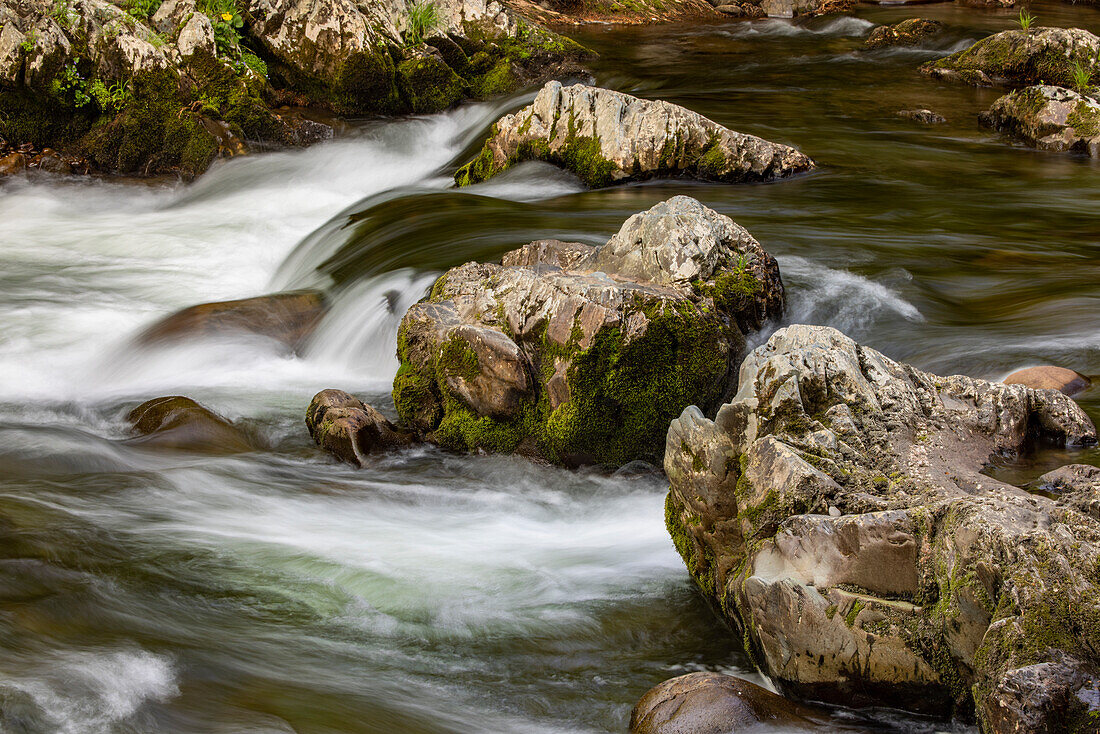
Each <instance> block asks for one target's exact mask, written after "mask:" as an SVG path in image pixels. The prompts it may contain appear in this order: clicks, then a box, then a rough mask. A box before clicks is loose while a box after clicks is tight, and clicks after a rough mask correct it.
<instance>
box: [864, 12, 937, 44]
mask: <svg viewBox="0 0 1100 734" xmlns="http://www.w3.org/2000/svg"><path fill="white" fill-rule="evenodd" d="M942 30H943V23H941V22H939V21H938V20H926V19H925V18H909V19H907V20H903V21H901V22H900V23H894V24H893V25H880V26H878V27H877V28H875V29H874V30H873V31H871V35H870V36H868V37H867V40H866V41H864V43H863V45H864V46H866V47H867V48H887V47H889V46H916V45H918V44H919V43H920V42H921V41H924V40H926V39H928V38H931V37H932V36H935V35H936V34H937V33H940V32H941V31H942Z"/></svg>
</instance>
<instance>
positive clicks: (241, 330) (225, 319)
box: [137, 291, 325, 350]
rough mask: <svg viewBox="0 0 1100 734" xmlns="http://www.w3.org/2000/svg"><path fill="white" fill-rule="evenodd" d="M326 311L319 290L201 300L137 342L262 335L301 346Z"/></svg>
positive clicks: (165, 319)
mask: <svg viewBox="0 0 1100 734" xmlns="http://www.w3.org/2000/svg"><path fill="white" fill-rule="evenodd" d="M324 314H325V302H324V298H323V296H322V295H321V293H320V292H318V291H290V292H287V293H275V294H273V295H269V296H257V297H255V298H244V299H241V300H237V301H219V302H217V303H202V304H199V305H197V306H189V307H188V308H185V309H183V310H182V311H178V312H176V313H174V314H172V315H171V316H166V317H165V318H163V319H161V320H160V321H158V322H157V323H155V324H153V325H152V326H150V327H148V328H147V329H145V331H143V332H142V333H141V334H140V335H139V336H138V337H137V343H138V344H157V343H162V342H174V341H182V340H185V339H203V338H205V339H209V338H216V337H233V336H239V335H241V334H251V335H256V336H263V337H266V338H268V339H273V340H275V341H277V342H280V343H282V344H284V345H286V346H287V347H289V348H290V349H293V350H297V349H298V348H300V347H301V346H302V345H303V344H304V343H305V341H306V340H307V339H308V338H309V336H310V335H311V334H312V333H313V331H314V330H315V329H316V328H317V325H318V324H319V323H320V322H321V318H322V317H323V316H324Z"/></svg>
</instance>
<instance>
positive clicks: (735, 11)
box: [714, 5, 745, 18]
mask: <svg viewBox="0 0 1100 734" xmlns="http://www.w3.org/2000/svg"><path fill="white" fill-rule="evenodd" d="M714 9H715V10H717V11H718V12H719V13H721V14H722V15H728V16H730V17H733V18H740V17H741V16H743V15H744V14H745V11H744V10H742V9H741V6H740V5H716V6H714Z"/></svg>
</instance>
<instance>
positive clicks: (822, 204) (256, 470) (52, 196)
mask: <svg viewBox="0 0 1100 734" xmlns="http://www.w3.org/2000/svg"><path fill="white" fill-rule="evenodd" d="M1031 12H1032V14H1034V15H1036V16H1037V17H1038V19H1039V23H1040V24H1049V25H1066V26H1068V25H1076V26H1080V27H1084V28H1087V29H1089V30H1092V31H1093V32H1098V31H1100V12H1098V11H1097V10H1095V9H1089V8H1085V7H1080V6H1070V5H1060V4H1039V3H1035V4H1033V5H1032V6H1031ZM918 14H919V15H921V16H923V17H931V18H937V19H940V20H944V21H945V22H947V23H948V24H949V30H948V32H947V34H946V36H945V38H943V39H941V40H940V41H938V42H937V45H936V47H935V48H924V49H891V50H883V51H874V52H864V51H862V50H861V48H860V46H861V44H862V42H863V39H864V38H865V36H866V34H867V33H868V32H869V30H870V28H871V27H873V25H874V24H876V23H881V22H892V21H896V20H900V19H902V18H905V17H911V16H913V15H918ZM1014 16H1015V13H1014V12H1013V11H1000V12H998V11H978V10H972V9H965V8H960V7H956V6H955V5H929V6H920V7H919V9H913V8H909V9H905V8H899V7H875V8H863V9H861V10H860V12H859V13H858V15H857V16H856V17H843V18H821V19H815V20H810V21H805V22H803V21H799V22H791V21H786V20H776V19H772V20H763V21H757V22H753V23H735V22H729V23H716V24H712V25H702V26H700V25H695V26H654V27H640V28H612V27H609V28H599V27H594V28H585V29H582V30H579V31H577V32H576V33H575V35H576V37H577V38H578V40H581V41H582V42H584V43H587V44H589V45H591V46H592V47H594V48H596V49H597V50H599V51H600V52H601V53H602V57H601V60H600V61H598V62H596V63H595V65H594V72H595V75H596V79H597V83H599V84H601V85H603V86H610V87H613V88H616V89H620V90H623V91H627V92H630V93H633V94H637V95H640V96H647V97H659V98H663V99H667V100H669V101H672V102H676V103H679V104H683V105H685V106H687V107H690V108H692V109H695V110H697V111H699V112H701V113H703V114H706V115H708V116H710V117H712V118H713V119H715V120H717V121H718V122H720V123H723V124H725V125H727V126H729V127H731V128H733V129H736V130H739V131H743V132H750V133H754V134H757V135H760V136H761V137H764V138H767V139H770V140H775V141H778V142H784V143H789V144H793V145H796V146H798V147H799V148H800V149H802V150H803V151H805V152H806V153H808V154H809V155H811V156H812V157H813V158H815V159H816V160H817V161H818V162H819V164H820V168H819V169H818V170H817V171H816V172H814V173H812V174H810V175H807V176H803V177H801V178H798V179H795V180H791V181H783V182H778V183H774V184H768V185H753V186H717V185H708V184H700V183H693V182H686V181H673V182H669V181H664V182H656V183H650V184H646V185H637V186H629V187H623V188H617V189H608V190H601V191H585V190H583V189H582V187H581V186H580V185H579V184H578V183H577V182H576V181H575V180H574V179H572V178H571V177H569V176H567V175H565V174H563V173H561V172H559V171H557V170H555V169H552V168H550V167H547V166H543V165H538V164H535V165H524V166H520V167H518V168H516V169H514V170H512V171H510V172H508V173H506V174H505V175H503V176H501V177H500V178H498V179H495V180H493V181H491V182H489V183H487V184H484V185H481V186H478V187H474V188H472V189H469V190H464V191H456V190H454V189H451V188H450V180H451V179H450V176H451V174H452V173H453V171H454V169H455V168H456V167H457V166H458V165H460V164H461V163H463V162H464V161H465V160H466V159H467V158H468V157H469V156H470V155H471V154H472V153H473V151H474V150H476V148H477V147H478V145H479V142H480V140H481V139H482V138H483V136H484V134H485V131H486V129H487V128H488V126H489V124H490V123H491V122H492V121H493V120H495V119H496V118H497V117H498V116H499V115H500V114H502V113H503V112H506V111H509V110H512V109H515V108H517V107H518V106H520V105H522V104H524V103H525V102H526V101H528V100H530V98H531V97H532V96H533V90H532V91H531V92H530V93H528V94H526V95H521V96H517V97H514V98H512V99H508V100H500V101H497V102H494V103H492V104H476V105H468V106H465V107H463V108H460V109H458V110H455V111H452V112H449V113H446V114H442V115H437V116H432V117H426V118H417V119H409V120H395V121H383V122H378V121H374V122H369V121H363V122H361V123H359V124H357V125H356V126H355V127H354V131H353V132H352V133H351V134H350V135H349V136H347V137H344V138H342V139H339V140H336V141H332V142H329V143H325V144H322V145H318V146H316V147H313V148H310V149H307V150H297V151H289V152H275V153H267V154H262V155H257V156H253V157H249V158H242V159H235V160H232V161H229V162H226V163H224V164H221V165H218V166H216V167H215V168H214V169H213V170H211V171H210V172H209V173H207V174H206V175H205V176H203V177H202V178H200V179H199V180H197V181H195V182H194V183H191V184H189V185H184V184H179V183H175V182H165V181H160V182H126V181H117V180H97V179H75V178H74V179H58V178H41V177H40V178H33V177H32V178H19V179H12V180H8V181H6V182H4V183H3V184H2V185H0V222H3V224H2V226H0V324H2V325H3V326H2V328H0V731H3V732H5V733H7V732H11V734H24V733H26V734H39V733H54V732H56V733H59V734H60V733H64V734H70V733H71V734H87V733H93V734H94V733H99V732H111V733H115V732H119V733H130V732H143V733H144V732H180V733H184V732H186V733H194V732H211V733H214V732H217V733H218V734H229V733H231V732H232V733H244V732H297V733H299V734H314V733H316V734H322V733H324V734H328V733H334V732H356V733H361V732H385V733H386V734H398V733H406V732H407V733H414V732H415V733H429V732H431V733H434V732H502V733H503V732H510V733H511V732H515V733H525V732H608V731H624V730H625V727H626V722H627V720H628V718H629V712H630V708H631V707H632V705H633V704H634V702H635V701H636V700H637V699H638V697H639V696H640V695H641V694H642V693H643V692H644V691H646V690H647V689H648V688H649V687H651V686H652V685H654V684H656V683H658V682H660V681H661V680H664V679H666V678H669V677H672V676H674V675H678V674H681V673H684V672H689V671H692V670H718V671H723V672H730V673H735V674H739V675H743V676H746V677H748V678H750V679H752V680H755V681H758V682H764V681H762V679H761V678H760V677H759V676H757V675H756V674H755V672H754V671H753V670H752V669H751V666H750V664H749V663H748V660H747V658H746V656H745V654H744V653H743V651H742V650H741V649H740V643H739V641H737V640H736V639H735V638H734V635H732V634H730V633H729V632H728V631H727V630H725V629H724V628H723V627H722V626H721V625H720V624H719V623H718V622H717V621H716V620H715V618H714V617H713V615H712V614H711V612H710V611H709V609H708V608H707V607H706V606H705V604H704V603H703V602H702V601H701V600H700V599H699V597H698V595H697V594H696V593H695V592H694V590H693V588H692V586H691V583H690V581H689V579H688V577H687V573H686V571H685V569H684V567H683V563H682V561H681V560H680V558H679V557H678V556H677V554H676V552H675V550H674V549H673V547H672V543H671V541H670V540H669V538H668V535H667V533H666V532H665V529H664V527H663V512H662V504H663V498H664V492H665V489H666V486H665V484H664V483H663V482H662V480H661V479H660V478H659V477H656V476H653V475H641V476H637V475H626V474H624V475H611V476H607V475H604V474H599V473H594V472H568V471H564V470H559V469H554V468H549V467H544V466H538V465H534V464H531V463H529V462H527V461H525V460H522V459H518V458H512V457H501V456H470V457H466V456H456V455H450V454H446V453H443V452H440V451H436V450H431V449H415V450H410V451H405V452H400V453H397V454H393V455H390V456H387V457H385V458H383V459H380V460H379V461H377V462H375V463H372V464H371V465H370V466H368V467H367V468H365V469H362V470H356V469H352V468H349V467H345V466H342V465H337V464H335V463H333V462H332V461H331V460H330V459H329V458H328V457H327V456H326V455H323V454H321V453H320V452H319V451H318V450H317V449H316V448H315V447H314V446H313V445H312V442H311V441H310V439H309V436H308V435H307V433H306V431H305V426H304V423H303V417H304V411H305V407H306V405H307V404H308V402H309V399H310V397H311V396H312V395H313V394H314V393H315V392H316V391H318V390H320V389H322V388H326V387H339V388H342V389H346V390H349V391H351V392H354V393H356V394H358V395H360V396H361V397H363V398H364V399H366V400H369V401H371V402H374V403H375V404H378V405H381V406H383V407H384V408H386V407H387V406H386V401H387V400H388V396H387V393H388V389H389V383H390V381H391V379H392V377H393V374H394V372H395V370H396V367H397V364H396V359H395V358H394V356H393V352H394V339H395V333H396V328H397V324H398V322H399V319H400V315H401V313H403V310H404V309H405V308H407V307H408V306H409V305H410V304H411V303H414V302H415V301H416V300H417V299H418V298H420V297H421V296H422V295H423V293H424V292H425V290H426V288H427V287H428V286H429V285H430V283H431V282H432V280H433V278H434V277H435V276H437V275H438V274H439V273H440V272H441V271H442V270H443V269H445V268H447V267H449V266H452V265H456V264H459V263H461V262H464V261H466V260H471V259H489V258H493V257H499V255H500V254H501V253H502V252H503V251H505V250H507V249H510V248H512V247H515V246H517V245H519V244H522V243H524V242H527V241H530V240H532V239H537V238H545V237H556V238H561V239H573V240H579V241H584V242H589V243H594V244H595V243H601V242H603V241H604V240H606V238H607V237H608V236H610V235H611V234H612V233H613V232H614V231H615V230H617V228H618V227H619V225H620V224H621V223H622V221H623V220H624V219H625V218H626V217H627V216H629V215H630V214H632V213H634V212H637V211H641V210H643V209H645V208H647V207H649V206H651V205H652V204H654V203H656V202H658V201H661V200H663V199H666V198H668V197H670V196H672V195H674V194H688V195H690V196H694V197H696V198H698V199H700V200H701V201H703V202H704V203H706V204H708V205H709V206H711V207H714V208H716V209H718V210H719V211H721V212H723V213H726V214H728V215H730V216H731V217H733V218H734V219H735V220H736V221H737V222H739V223H740V224H742V225H744V226H745V227H747V228H748V229H749V231H751V232H752V233H753V234H754V235H755V236H756V237H757V239H759V240H760V241H761V243H762V244H763V245H764V247H765V248H766V249H768V250H769V251H770V252H771V253H773V254H775V255H776V256H777V258H778V259H779V263H780V267H781V269H782V273H783V277H784V281H785V283H786V285H787V288H788V297H789V304H788V305H789V307H788V314H787V317H786V321H787V322H790V323H795V322H797V323H821V324H829V325H832V326H835V327H837V328H839V329H841V330H843V331H845V332H846V333H848V334H849V335H850V336H852V337H854V338H855V339H856V340H858V341H860V342H862V343H864V344H867V345H869V346H872V347H874V348H876V349H878V350H880V351H882V352H884V353H886V354H887V355H889V356H891V357H894V358H896V359H900V360H904V361H908V362H911V363H913V364H915V365H917V366H918V367H920V368H922V369H927V370H931V371H933V372H939V373H941V374H950V373H965V374H970V375H974V376H977V377H984V378H991V379H996V378H999V377H1003V376H1004V375H1006V374H1007V373H1008V372H1010V371H1012V370H1013V369H1015V368H1018V367H1022V366H1028V365H1031V364H1037V363H1054V364H1061V365H1064V366H1068V367H1072V368H1075V369H1077V370H1079V371H1081V372H1085V373H1087V374H1096V373H1100V320H1098V319H1097V315H1096V314H1097V312H1098V311H1097V307H1098V305H1100V258H1097V257H1096V252H1097V250H1096V248H1097V243H1098V240H1100V219H1098V218H1097V216H1096V211H1097V207H1098V206H1100V176H1098V173H1100V169H1098V166H1100V164H1098V163H1097V162H1094V161H1090V160H1088V159H1087V158H1083V157H1079V156H1072V155H1058V154H1051V153H1040V152H1036V151H1033V150H1029V149H1027V148H1024V147H1021V146H1018V145H1015V144H1013V143H1012V142H1011V141H1008V140H1006V139H1004V138H1002V137H1000V136H998V135H995V134H993V133H991V132H989V131H985V130H981V129H979V128H978V127H977V124H976V115H977V113H978V112H979V111H981V110H983V109H985V108H986V107H988V105H989V104H990V103H991V102H992V101H993V100H994V99H995V98H996V96H997V92H996V91H994V90H979V89H972V88H968V87H961V86H952V85H948V84H946V83H940V82H933V81H930V80H927V79H925V78H923V77H921V76H920V75H919V74H918V73H917V72H916V67H917V66H918V65H919V64H920V63H922V62H923V61H925V60H928V59H931V58H934V57H936V56H938V55H942V54H943V53H946V52H947V51H949V50H954V49H958V48H963V47H965V46H966V45H968V44H969V43H970V42H971V41H973V40H975V39H977V38H979V37H980V36H981V35H983V34H985V33H987V32H989V31H991V30H997V29H1003V28H1007V27H1010V26H1011V25H1012V24H1013V20H1014ZM924 106H926V107H931V108H932V109H934V110H936V111H937V112H940V113H941V114H943V115H945V116H946V117H947V118H948V122H947V123H946V124H944V125H940V126H933V127H924V126H921V125H918V124H917V123H914V122H911V121H907V120H904V119H901V118H898V117H897V116H896V115H895V112H896V111H897V110H899V109H902V108H913V107H924ZM296 287H320V288H323V289H325V290H326V291H327V293H328V294H329V295H330V298H331V300H332V302H333V303H334V307H333V310H332V312H331V313H330V314H329V315H328V316H327V317H326V320H325V322H324V323H323V324H322V326H321V328H320V330H319V332H318V333H317V334H316V335H315V337H314V339H313V340H312V341H311V342H310V344H309V345H308V346H307V347H306V349H305V350H304V352H303V353H302V354H301V355H299V356H294V355H288V354H286V353H285V352H284V351H282V350H280V349H277V348H275V347H274V345H272V344H270V343H267V342H264V341H262V340H254V341H247V340H239V339H238V340H231V341H217V342H214V341H207V342H202V343H191V344H185V345H180V346H175V347H171V348H156V349H137V348H135V347H133V346H132V344H131V339H132V337H133V336H134V334H135V333H137V332H138V331H139V330H140V329H141V328H143V327H144V326H145V325H147V324H149V323H151V322H152V321H154V320H156V319H157V318H160V317H162V316H164V315H165V314H168V313H170V312H172V311H174V310H177V309H179V308H181V307H185V306H188V305H192V304H195V303H201V302H206V301H212V300H220V299H230V298H242V297H247V296H252V295H259V294H263V293H267V292H271V291H274V290H279V289H284V288H296ZM167 394H185V395H188V396H190V397H193V398H195V399H197V400H199V401H200V402H203V403H204V404H206V405H208V406H210V407H211V408H213V409H215V410H216V411H218V412H220V413H222V414H224V415H226V416H228V417H230V418H232V419H234V420H238V421H240V422H242V424H244V425H245V426H247V427H248V429H249V430H250V431H252V432H253V433H254V434H255V435H256V436H257V437H259V440H260V442H261V444H262V445H263V446H265V447H266V448H265V449H264V450H257V451H254V452H251V453H246V454H241V455H235V456H217V457H211V456H196V455H192V454H181V453H166V452H163V451H161V452H157V451H154V450H150V449H143V448H140V447H137V446H129V445H125V444H122V443H119V439H122V438H124V437H125V436H126V435H127V434H126V424H125V422H124V417H125V414H126V412H127V411H128V410H129V409H130V408H132V407H133V406H134V405H135V404H137V403H138V402H141V401H144V400H146V399H148V398H151V397H155V396H158V395H167ZM1082 404H1083V405H1084V406H1085V407H1086V409H1087V410H1088V411H1089V412H1090V413H1091V415H1092V416H1093V418H1094V420H1096V419H1097V418H1100V390H1095V389H1094V390H1093V391H1092V392H1091V393H1087V394H1085V395H1084V396H1083V398H1082ZM389 407H392V406H389ZM387 409H388V408H387ZM1066 461H1085V462H1089V463H1096V464H1100V452H1098V451H1096V450H1089V451H1078V452H1073V453H1072V455H1067V453H1066V452H1047V453H1044V454H1041V455H1037V456H1031V457H1022V458H1020V459H1018V460H1013V461H1008V460H1005V461H1003V462H999V464H998V466H995V467H993V468H992V469H991V471H993V472H995V473H999V475H1001V476H1004V477H1006V478H1009V479H1011V480H1013V481H1016V482H1019V483H1023V482H1027V481H1030V480H1031V479H1033V478H1034V477H1035V476H1037V475H1038V474H1039V473H1041V472H1042V471H1044V470H1046V469H1049V468H1052V467H1053V466H1057V465H1060V464H1061V463H1065V462H1066ZM835 722H836V725H837V726H838V727H840V726H844V725H847V724H852V723H853V722H854V723H855V724H858V726H859V728H861V729H862V730H864V731H872V730H873V731H884V732H934V731H968V730H967V729H966V727H964V726H962V725H960V724H952V723H945V722H933V721H928V720H923V719H918V718H917V717H913V716H910V715H906V714H903V713H899V712H893V711H888V710H879V711H871V712H862V713H857V712H850V711H844V710H837V711H836V713H835Z"/></svg>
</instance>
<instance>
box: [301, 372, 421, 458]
mask: <svg viewBox="0 0 1100 734" xmlns="http://www.w3.org/2000/svg"><path fill="white" fill-rule="evenodd" d="M306 427H307V428H309V435H310V436H312V437H313V440H314V441H316V442H317V445H318V446H320V447H321V448H322V449H324V450H325V451H327V452H329V453H330V454H332V455H333V456H335V457H336V458H338V459H340V460H341V461H344V462H347V463H349V464H354V465H355V466H362V465H363V464H364V462H365V461H366V457H367V455H368V454H371V453H373V452H377V451H383V450H387V449H395V448H400V447H403V446H409V445H410V444H412V443H415V441H416V438H415V437H414V436H413V435H412V434H410V433H408V432H406V431H401V430H399V429H398V428H397V427H395V426H394V425H393V424H392V423H390V421H389V420H388V419H387V418H386V417H385V416H384V415H382V414H381V413H379V412H378V411H377V410H376V409H375V408H373V407H372V406H370V405H367V404H365V403H363V402H362V401H360V400H359V399H358V398H356V397H355V396H354V395H351V394H349V393H346V392H344V391H343V390H332V389H329V390H322V391H321V392H319V393H317V394H316V395H314V396H313V400H311V401H310V403H309V408H308V409H307V410H306Z"/></svg>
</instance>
